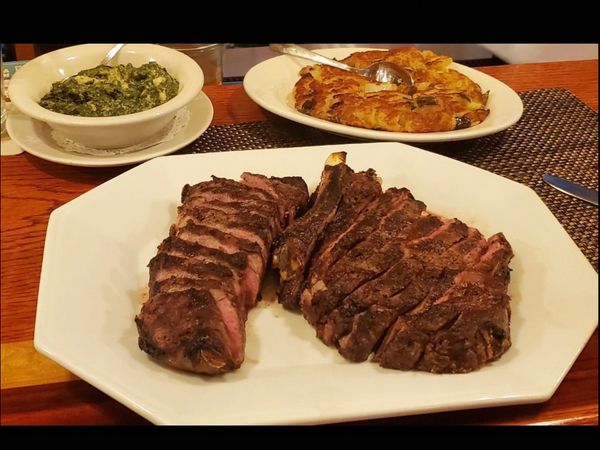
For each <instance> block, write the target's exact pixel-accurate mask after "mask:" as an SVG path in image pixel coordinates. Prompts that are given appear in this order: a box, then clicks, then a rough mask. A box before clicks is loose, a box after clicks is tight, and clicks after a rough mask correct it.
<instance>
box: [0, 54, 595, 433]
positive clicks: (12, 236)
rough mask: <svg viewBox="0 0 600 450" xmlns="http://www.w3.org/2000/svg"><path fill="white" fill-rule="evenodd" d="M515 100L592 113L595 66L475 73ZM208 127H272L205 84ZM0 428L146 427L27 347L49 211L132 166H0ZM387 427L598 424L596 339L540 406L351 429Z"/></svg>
mask: <svg viewBox="0 0 600 450" xmlns="http://www.w3.org/2000/svg"><path fill="white" fill-rule="evenodd" d="M478 70H481V71H482V72H485V73H487V74H489V75H491V76H493V77H495V78H497V79H499V80H501V81H503V82H504V83H506V84H507V85H509V86H510V87H511V88H513V89H514V90H515V91H517V92H522V91H527V90H532V89H543V88H564V89H567V90H569V91H570V92H571V93H573V94H574V95H575V96H577V97H578V98H579V99H580V100H581V101H582V102H584V103H585V104H587V105H588V106H589V107H590V108H592V109H593V110H595V111H597V110H598V61H597V60H591V61H571V62H551V63H535V64H517V65H500V66H493V67H480V68H478ZM204 92H205V93H206V95H207V96H208V97H209V98H210V100H211V102H212V104H213V106H214V118H213V121H212V124H211V125H225V124H239V123H245V122H256V121H269V120H273V119H274V117H273V116H272V115H271V114H270V113H268V112H266V111H264V110H263V109H261V108H260V107H259V106H258V105H256V104H255V103H254V102H253V101H252V100H251V99H250V98H249V97H248V96H247V95H246V93H245V92H244V89H243V86H242V85H241V84H226V85H215V86H205V87H204ZM0 162H1V165H2V166H1V169H2V170H1V181H2V184H1V188H2V190H1V193H2V227H1V251H2V253H1V264H2V265H1V268H2V279H1V293H2V310H1V320H2V321H1V325H2V326H1V335H2V370H1V374H2V385H1V395H2V397H1V400H2V408H1V416H0V418H1V424H2V425H38V424H57V425H64V424H90V425H91V424H115V425H125V424H150V423H149V422H148V421H147V420H145V419H144V418H143V417H141V416H139V415H138V414H136V413H134V412H133V411H131V410H130V409H128V408H127V407H125V406H123V405H122V404H120V403H119V402H117V401H116V400H114V399H112V398H111V397H109V396H108V395H106V394H105V393H103V392H102V391H100V390H98V389H96V388H95V387H93V386H92V385H91V384H88V383H87V382H85V381H83V380H81V379H79V378H78V377H77V376H75V375H74V374H72V373H70V372H69V371H68V370H66V369H64V368H63V367H61V366H60V365H58V364H56V363H55V362H53V361H51V360H50V359H48V358H46V357H44V356H43V355H41V354H40V353H38V352H37V351H36V350H35V349H34V346H33V337H34V325H35V318H36V305H37V298H38V288H39V280H40V272H41V267H42V255H43V251H44V240H45V237H46V229H47V226H48V219H49V216H50V213H51V212H52V211H53V210H54V209H56V208H58V207H59V206H61V205H64V204H65V203H67V202H69V201H71V200H73V199H74V198H76V197H78V196H80V195H82V194H84V193H85V192H87V191H89V190H90V189H92V188H94V187H96V186H98V185H100V184H102V183H104V182H106V181H108V180H110V179H112V178H114V177H115V176H117V175H119V174H121V173H123V172H125V171H127V170H129V169H130V168H131V166H129V167H110V168H84V167H72V166H67V165H61V164H56V163H53V162H49V161H46V160H43V159H40V158H38V157H35V156H33V155H31V154H29V153H26V152H24V153H21V154H18V155H13V156H3V157H2V158H1V161H0ZM358 423H360V424H387V425H415V424H418V425H421V424H423V425H433V424H435V425H455V424H466V425H475V424H477V425H479V424H485V425H524V424H553V425H584V424H585V425H597V424H598V331H597V329H596V331H595V332H594V333H593V335H592V336H591V338H590V339H589V341H588V342H587V345H585V347H584V348H583V350H582V352H581V353H580V354H579V356H578V358H577V360H576V361H575V363H574V364H573V366H572V367H571V369H570V370H569V372H568V373H567V375H566V377H565V378H564V380H563V381H562V383H561V384H560V386H559V387H558V389H557V391H556V392H555V394H554V395H553V396H552V397H551V398H550V399H549V400H548V401H546V402H544V403H538V404H529V405H518V406H503V407H495V408H485V409H477V410H459V411H451V412H442V413H433V414H422V415H414V416H403V417H390V418H386V419H378V420H370V421H362V422H358Z"/></svg>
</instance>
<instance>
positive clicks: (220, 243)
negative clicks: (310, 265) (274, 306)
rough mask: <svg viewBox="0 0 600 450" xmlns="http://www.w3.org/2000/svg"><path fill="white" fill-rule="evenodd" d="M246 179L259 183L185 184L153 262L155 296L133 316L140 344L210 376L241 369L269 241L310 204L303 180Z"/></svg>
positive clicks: (151, 279)
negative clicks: (250, 313)
mask: <svg viewBox="0 0 600 450" xmlns="http://www.w3.org/2000/svg"><path fill="white" fill-rule="evenodd" d="M244 177H245V178H246V179H248V180H259V181H260V183H258V182H256V183H254V184H256V185H257V186H253V183H246V182H243V183H241V182H236V181H232V180H227V179H223V178H217V177H213V180H212V181H208V182H202V183H198V184H196V185H194V186H190V185H186V186H185V187H184V188H183V191H182V197H181V198H182V205H181V206H180V207H179V208H178V217H177V221H176V223H175V224H174V225H173V226H172V227H171V229H170V231H169V236H168V237H167V238H166V239H165V240H164V241H163V242H162V243H161V244H160V246H159V247H158V252H157V255H156V256H155V257H153V258H152V260H151V261H150V263H149V269H150V277H149V288H150V296H149V299H148V301H147V302H146V303H145V304H144V305H143V307H142V310H141V312H140V313H139V314H138V316H137V317H136V319H135V322H136V324H137V327H138V332H139V346H140V348H141V349H142V350H143V351H145V352H147V353H148V354H149V355H150V356H152V357H154V358H156V359H158V360H160V361H162V362H164V363H166V364H168V365H170V366H173V367H176V368H179V369H183V370H188V371H193V372H198V373H204V374H209V375H215V374H221V373H225V372H228V371H231V370H234V369H236V368H238V367H240V365H241V364H242V362H243V361H244V346H245V340H246V333H245V322H246V317H247V313H248V310H249V309H250V308H252V307H253V306H254V305H255V304H256V301H257V298H258V295H259V290H260V283H261V281H262V277H263V275H264V273H265V269H266V266H267V262H268V261H269V257H270V251H271V246H272V244H273V242H274V240H275V239H277V237H278V236H279V234H280V233H281V231H282V230H283V229H284V227H285V226H287V224H288V223H289V222H292V221H293V220H294V218H295V216H296V214H297V213H298V212H299V211H302V210H304V209H305V208H306V206H307V203H308V190H307V188H306V184H305V183H304V182H303V181H302V180H301V179H299V178H296V177H289V178H267V177H263V176H261V175H254V174H244ZM258 184H260V186H258ZM284 199H285V201H284Z"/></svg>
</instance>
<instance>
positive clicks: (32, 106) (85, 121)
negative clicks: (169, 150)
mask: <svg viewBox="0 0 600 450" xmlns="http://www.w3.org/2000/svg"><path fill="white" fill-rule="evenodd" d="M111 47H112V44H85V45H76V46H73V47H67V48H63V49H60V50H56V51H54V52H50V53H47V54H44V55H41V56H39V57H37V58H35V59H33V60H31V61H29V62H28V63H27V64H25V65H24V66H23V67H22V68H21V69H19V70H18V71H17V72H16V73H15V75H14V77H13V78H12V80H11V81H10V84H9V86H8V91H9V96H10V99H11V102H12V103H13V104H14V105H15V106H16V107H17V108H18V109H19V110H21V111H22V112H23V113H24V114H26V115H28V116H29V117H32V118H34V119H37V120H41V121H43V122H46V123H47V124H48V125H49V126H50V127H51V128H53V129H54V130H56V131H58V132H60V133H61V134H62V135H64V136H65V137H67V138H69V139H72V140H73V141H75V142H78V143H79V144H83V145H85V146H88V147H91V148H99V149H108V148H120V147H128V146H130V145H135V144H137V143H140V142H142V141H144V140H146V139H148V138H150V137H151V136H152V135H154V134H155V133H158V132H159V131H160V130H161V129H163V128H164V127H165V126H166V125H167V124H168V123H169V121H170V120H172V119H173V118H174V117H175V114H176V113H177V111H178V110H179V109H181V108H183V107H184V106H186V105H187V104H188V103H190V102H191V101H192V100H193V99H194V98H195V97H196V96H197V95H198V94H199V93H200V91H201V90H202V86H203V84H204V75H203V73H202V69H201V68H200V66H199V65H198V64H197V63H196V62H195V61H194V60H193V59H191V58H190V57H189V56H186V55H184V54H183V53H181V52H178V51H176V50H173V49H170V48H167V47H162V46H160V45H152V44H127V45H126V46H125V47H123V49H122V50H121V52H120V53H119V54H118V55H117V57H116V58H115V59H114V60H113V61H112V62H111V65H117V64H127V63H131V64H133V65H134V66H135V67H139V66H141V65H142V64H145V63H147V62H150V61H156V62H157V63H158V64H160V65H161V66H163V67H165V68H166V69H167V71H168V72H169V73H170V74H171V75H173V77H175V78H176V79H177V80H178V81H179V84H180V86H179V93H178V94H177V95H176V96H175V97H173V98H172V99H171V100H169V101H167V102H165V103H163V104H162V105H160V106H157V107H155V108H152V109H148V110H146V111H142V112H138V113H133V114H127V115H123V116H113V117H79V116H70V115H67V114H60V113H56V112H53V111H50V110H48V109H45V108H43V107H41V106H40V105H39V104H38V103H39V101H40V99H41V98H42V97H43V96H44V95H46V94H47V93H48V92H50V89H51V87H52V83H54V82H56V81H60V80H62V79H64V78H65V77H67V76H70V75H73V74H76V73H77V72H79V71H81V70H84V69H90V68H93V67H96V66H97V65H98V64H99V63H100V61H101V60H102V59H103V58H104V56H106V53H107V52H108V50H109V49H110V48H111Z"/></svg>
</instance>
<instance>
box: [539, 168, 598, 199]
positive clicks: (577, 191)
mask: <svg viewBox="0 0 600 450" xmlns="http://www.w3.org/2000/svg"><path fill="white" fill-rule="evenodd" d="M542 179H543V180H544V181H545V182H546V183H548V184H549V185H550V186H552V187H553V188H554V189H558V190H559V191H561V192H564V193H565V194H568V195H570V196H572V197H575V198H578V199H580V200H583V201H586V202H588V203H591V204H592V205H596V206H598V191H595V190H593V189H589V188H586V187H584V186H581V185H580V184H577V183H573V182H572V181H568V180H565V179H564V178H560V177H555V176H554V175H550V174H545V175H544V176H543V177H542Z"/></svg>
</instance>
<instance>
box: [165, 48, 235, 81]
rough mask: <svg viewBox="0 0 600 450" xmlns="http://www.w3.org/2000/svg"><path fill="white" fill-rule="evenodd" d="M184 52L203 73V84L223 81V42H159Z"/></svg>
mask: <svg viewBox="0 0 600 450" xmlns="http://www.w3.org/2000/svg"><path fill="white" fill-rule="evenodd" d="M161 45H164V46H165V47H169V48H172V49H174V50H178V51H180V52H182V53H185V54H186V55H188V56H189V57H190V58H192V59H193V60H194V61H196V62H197V63H198V65H199V66H200V67H201V68H202V72H203V73H204V84H205V85H211V84H222V83H223V54H224V53H225V44H161Z"/></svg>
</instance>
